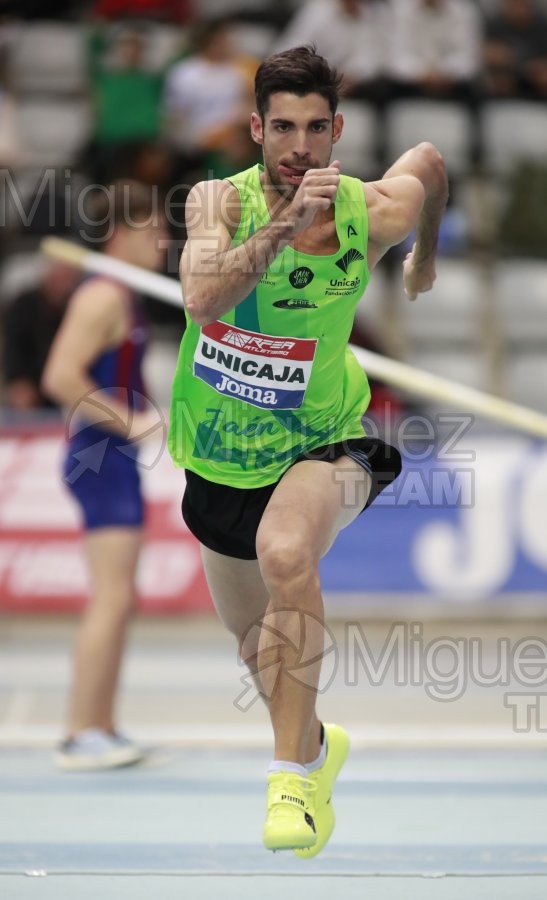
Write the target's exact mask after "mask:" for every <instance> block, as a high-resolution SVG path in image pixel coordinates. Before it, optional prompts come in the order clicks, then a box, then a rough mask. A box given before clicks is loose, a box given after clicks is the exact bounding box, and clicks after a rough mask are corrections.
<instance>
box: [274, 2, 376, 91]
mask: <svg viewBox="0 0 547 900" xmlns="http://www.w3.org/2000/svg"><path fill="white" fill-rule="evenodd" d="M387 21H388V16H387V7H386V3H385V2H384V0H308V2H307V3H304V4H303V5H302V6H301V7H300V8H299V9H298V11H297V12H296V13H295V15H294V17H293V18H292V19H291V21H290V22H289V24H288V25H287V27H286V28H285V30H284V31H283V32H282V33H281V35H280V36H279V38H278V39H277V40H276V42H275V47H274V50H273V52H274V53H280V52H282V51H283V50H288V49H289V48H291V47H297V46H299V45H301V44H314V45H315V46H316V47H317V50H318V52H319V53H320V54H321V55H322V56H324V57H325V59H328V61H329V63H330V65H331V66H335V67H336V68H337V69H338V70H339V71H340V72H342V73H343V76H344V77H343V82H342V92H343V93H344V94H345V95H346V96H362V97H365V98H367V99H371V100H374V99H379V98H380V97H381V94H382V75H383V74H384V66H385V60H386V40H387Z"/></svg>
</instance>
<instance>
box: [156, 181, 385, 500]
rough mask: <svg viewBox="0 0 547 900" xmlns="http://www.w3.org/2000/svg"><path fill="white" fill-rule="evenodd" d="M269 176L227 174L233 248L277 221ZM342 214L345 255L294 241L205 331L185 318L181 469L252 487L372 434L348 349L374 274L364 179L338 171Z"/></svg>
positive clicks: (176, 413) (362, 380) (176, 409)
mask: <svg viewBox="0 0 547 900" xmlns="http://www.w3.org/2000/svg"><path fill="white" fill-rule="evenodd" d="M262 171H263V167H262V166H260V165H257V166H254V167H253V168H251V169H247V170H246V171H245V172H241V173H240V174H238V175H235V176H233V177H231V178H230V179H229V181H230V182H231V183H232V184H233V185H234V186H235V187H236V188H237V190H238V191H239V194H240V199H241V219H240V224H239V227H238V230H237V232H236V234H235V235H234V239H233V245H234V246H237V245H239V244H241V243H243V242H245V241H246V240H248V238H249V237H250V236H251V235H252V234H253V233H254V232H255V231H257V230H258V229H259V228H262V227H263V226H264V225H266V224H267V223H268V222H269V219H270V215H269V212H268V208H267V205H266V200H265V197H264V193H263V190H262V186H261V183H260V174H261V172H262ZM335 221H336V230H337V234H338V240H339V242H340V249H339V250H338V251H337V252H336V253H333V254H332V255H329V256H313V255H310V254H307V253H301V252H300V251H296V250H294V248H293V247H291V246H287V247H285V249H284V250H283V251H282V252H281V253H280V254H279V255H278V256H277V257H276V258H275V260H274V261H273V262H272V264H271V266H270V267H269V269H268V270H267V271H266V272H265V273H264V275H263V277H262V278H261V279H260V281H259V282H258V284H257V285H256V288H255V289H254V290H253V291H252V292H251V293H250V294H249V296H248V297H246V298H245V300H243V302H241V303H239V304H238V305H237V306H236V307H234V308H233V309H231V310H230V311H229V312H227V313H226V315H224V316H223V317H222V319H219V320H217V321H216V322H212V323H210V324H209V325H205V326H203V327H201V328H200V327H199V326H198V325H196V324H195V323H194V322H192V321H191V319H190V318H189V317H188V316H187V328H186V331H185V333H184V336H183V339H182V343H181V348H180V354H179V360H178V365H177V370H176V373H175V379H174V384H173V394H172V402H171V424H170V429H169V450H170V453H171V456H172V457H173V460H174V462H175V464H176V465H178V466H184V467H185V468H187V469H190V470H192V471H193V472H196V473H197V474H198V475H201V476H202V477H203V478H207V479H208V480H209V481H214V482H217V483H219V484H226V485H232V486H234V487H240V488H255V487H261V486H263V485H266V484H271V483H272V482H275V481H277V480H279V478H280V477H281V475H282V474H283V472H284V471H285V470H286V469H287V468H288V467H289V466H290V465H291V463H292V462H293V461H294V460H295V458H296V457H298V456H300V455H301V454H302V453H304V452H306V451H308V450H312V449H314V448H316V447H320V446H322V445H324V444H329V443H333V442H335V441H341V440H344V439H347V438H356V437H362V436H363V435H364V433H365V432H364V429H363V425H362V423H361V419H362V416H363V414H364V412H365V410H366V408H367V406H368V403H369V400H370V389H369V386H368V381H367V378H366V376H365V374H364V372H363V370H362V368H361V366H360V365H359V363H358V362H357V360H356V359H355V357H354V355H353V354H352V353H351V351H350V350H348V348H347V343H348V339H349V335H350V332H351V328H352V323H353V317H354V313H355V307H356V305H357V302H358V300H359V298H360V297H361V296H362V294H363V291H364V290H365V287H366V285H367V283H368V280H369V277H370V276H369V271H368V266H367V238H368V216H367V209H366V204H365V198H364V192H363V185H362V182H361V181H359V180H358V179H356V178H350V177H348V176H345V175H342V176H341V178H340V186H339V189H338V193H337V196H336V201H335ZM219 290H222V277H221V276H219Z"/></svg>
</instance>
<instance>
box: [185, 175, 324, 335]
mask: <svg viewBox="0 0 547 900" xmlns="http://www.w3.org/2000/svg"><path fill="white" fill-rule="evenodd" d="M339 182H340V172H339V164H338V163H337V162H335V163H333V164H332V165H331V166H330V167H329V168H327V169H310V170H309V171H307V172H306V174H305V175H304V177H303V179H302V183H301V184H300V185H299V187H298V190H297V191H296V194H295V196H294V198H293V200H292V202H291V203H287V202H285V203H283V202H282V203H281V204H280V206H281V208H280V209H279V211H278V212H277V213H276V214H275V215H273V216H272V219H271V221H270V222H269V223H268V224H267V225H265V226H264V227H263V228H260V229H259V230H258V231H257V232H256V233H255V234H253V235H252V236H251V237H250V238H249V239H248V240H247V241H245V242H244V243H243V244H240V245H239V246H238V247H232V246H231V243H232V238H233V236H234V234H235V232H236V230H237V226H238V224H239V218H240V214H241V210H240V202H239V193H238V191H237V189H236V188H235V187H234V186H233V185H231V184H229V183H228V182H224V181H209V182H200V183H199V184H197V185H196V186H195V187H194V188H193V189H192V191H191V192H190V194H189V195H188V200H187V203H186V222H187V229H188V240H187V242H186V246H185V248H184V251H183V254H182V257H181V261H180V277H181V281H182V289H183V296H184V303H185V306H186V309H187V311H188V315H189V316H190V318H191V319H193V321H194V322H196V324H198V325H207V324H208V323H209V322H214V321H215V319H218V318H220V317H221V316H223V315H224V314H225V313H226V312H228V310H230V309H232V308H233V307H234V306H237V305H238V303H241V302H242V300H244V299H245V297H247V295H248V294H249V293H250V292H251V291H252V290H253V288H254V287H255V286H256V285H257V284H258V282H259V281H260V279H261V277H262V275H263V274H264V272H265V271H266V269H267V268H268V266H269V265H270V264H271V262H272V261H273V260H274V259H275V257H276V256H278V254H279V253H281V252H282V250H283V249H284V248H285V247H286V246H287V244H288V243H289V242H290V241H291V240H292V239H293V238H294V237H295V236H296V235H297V234H299V233H300V232H301V231H304V229H305V228H307V227H308V226H309V225H310V224H311V222H312V221H313V219H314V218H315V216H316V214H317V213H318V212H319V211H320V210H325V209H328V207H329V206H330V204H331V203H332V202H333V200H334V198H335V197H336V192H337V190H338V185H339Z"/></svg>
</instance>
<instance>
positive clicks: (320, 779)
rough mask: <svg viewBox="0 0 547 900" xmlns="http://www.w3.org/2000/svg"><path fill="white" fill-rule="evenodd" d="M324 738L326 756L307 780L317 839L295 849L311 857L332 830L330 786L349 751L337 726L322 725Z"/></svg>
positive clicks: (299, 854)
mask: <svg viewBox="0 0 547 900" xmlns="http://www.w3.org/2000/svg"><path fill="white" fill-rule="evenodd" d="M323 727H324V729H325V740H326V741H327V757H326V759H325V762H324V763H323V765H322V766H321V768H320V769H316V770H315V771H314V772H310V773H309V775H308V778H309V780H310V781H311V782H312V784H313V783H315V786H316V790H315V796H314V805H315V815H314V822H315V828H316V830H317V840H316V842H315V843H314V844H313V846H309V847H307V848H304V847H299V848H298V849H296V848H295V851H294V852H295V853H296V855H297V856H301V857H305V858H311V857H312V856H317V854H318V853H320V851H321V850H322V849H323V847H324V846H325V844H326V843H327V841H328V840H329V838H330V836H331V834H332V832H333V831H334V823H335V817H334V807H333V805H332V789H333V787H334V782H335V781H336V778H337V777H338V773H339V771H340V769H341V768H342V766H343V765H344V763H345V761H346V759H347V755H348V753H349V735H348V733H347V731H344V729H343V728H341V727H340V725H324V726H323Z"/></svg>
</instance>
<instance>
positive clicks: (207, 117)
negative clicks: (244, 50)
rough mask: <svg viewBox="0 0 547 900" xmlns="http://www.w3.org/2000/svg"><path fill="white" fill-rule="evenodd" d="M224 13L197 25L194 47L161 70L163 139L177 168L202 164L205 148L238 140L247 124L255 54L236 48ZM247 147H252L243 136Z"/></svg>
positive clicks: (212, 149)
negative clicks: (174, 155) (163, 75)
mask: <svg viewBox="0 0 547 900" xmlns="http://www.w3.org/2000/svg"><path fill="white" fill-rule="evenodd" d="M232 32H233V29H232V23H231V21H230V19H225V18H221V19H215V20H210V21H208V22H203V23H201V24H200V25H198V26H197V28H196V31H195V35H194V47H195V52H194V53H193V54H192V55H191V56H189V57H188V58H187V59H184V60H182V61H181V62H179V63H176V64H175V65H174V66H173V67H172V68H171V70H170V72H169V73H168V75H167V83H166V91H165V103H164V111H165V117H166V126H165V127H166V132H167V136H168V139H169V141H170V143H171V145H172V146H173V148H174V149H175V151H176V152H177V153H178V155H179V162H180V166H179V171H178V173H177V175H178V176H179V177H180V175H181V172H180V169H183V170H186V171H188V169H189V168H203V167H205V168H206V167H207V165H208V163H209V161H210V154H214V155H215V159H216V158H217V157H218V154H219V151H223V150H224V149H225V148H228V147H229V146H230V144H231V143H232V142H234V141H235V142H239V139H240V138H239V135H240V133H241V127H242V125H245V126H246V128H247V132H248V130H249V126H248V123H249V116H250V113H251V111H252V109H253V103H254V99H253V89H254V74H255V71H256V69H257V66H258V60H256V59H254V58H251V57H247V56H244V55H242V54H239V53H238V52H237V50H236V48H235V46H234V41H233V33H232ZM249 151H250V153H252V154H253V156H252V158H251V161H254V152H255V151H254V149H253V148H252V146H251V143H250V141H249Z"/></svg>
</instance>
